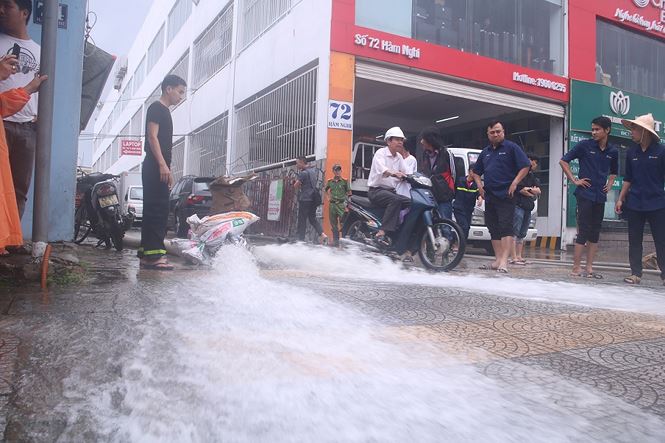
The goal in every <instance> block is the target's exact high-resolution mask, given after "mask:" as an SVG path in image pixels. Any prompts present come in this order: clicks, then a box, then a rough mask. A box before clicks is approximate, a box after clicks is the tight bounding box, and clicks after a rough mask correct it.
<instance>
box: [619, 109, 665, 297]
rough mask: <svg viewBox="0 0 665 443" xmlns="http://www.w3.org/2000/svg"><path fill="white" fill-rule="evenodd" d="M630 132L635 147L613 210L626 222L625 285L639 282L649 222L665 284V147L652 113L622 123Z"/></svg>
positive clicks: (629, 154)
mask: <svg viewBox="0 0 665 443" xmlns="http://www.w3.org/2000/svg"><path fill="white" fill-rule="evenodd" d="M621 123H623V125H624V126H625V127H627V128H628V129H630V132H631V137H632V139H633V142H635V145H634V146H632V147H631V148H629V149H628V153H627V155H626V175H625V176H624V178H623V187H622V188H621V194H619V199H618V200H617V202H616V206H615V208H614V209H615V211H616V212H617V213H618V214H621V213H624V214H625V218H626V220H628V258H629V260H630V271H631V274H632V275H630V276H629V277H626V278H624V279H623V281H624V282H626V283H628V284H632V285H636V284H638V283H639V282H640V280H641V279H642V239H643V235H644V224H645V222H646V221H647V220H648V221H649V226H650V227H651V234H652V235H653V241H654V243H655V244H656V256H657V260H658V267H659V268H660V278H661V279H662V280H663V284H664V285H665V146H663V145H662V144H661V143H659V141H660V137H659V136H658V133H657V132H656V129H655V122H654V119H653V116H652V115H651V114H647V115H641V116H639V117H637V118H636V119H635V120H621Z"/></svg>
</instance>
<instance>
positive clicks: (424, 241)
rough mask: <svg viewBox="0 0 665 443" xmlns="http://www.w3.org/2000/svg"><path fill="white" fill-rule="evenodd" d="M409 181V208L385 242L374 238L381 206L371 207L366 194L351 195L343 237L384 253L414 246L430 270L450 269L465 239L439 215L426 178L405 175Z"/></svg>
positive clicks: (462, 253)
mask: <svg viewBox="0 0 665 443" xmlns="http://www.w3.org/2000/svg"><path fill="white" fill-rule="evenodd" d="M405 180H406V181H408V182H409V183H410V184H411V209H410V210H409V212H408V214H407V215H406V217H405V219H404V221H403V223H402V224H401V226H400V227H399V229H398V230H397V231H396V232H394V233H392V234H391V235H390V237H389V239H390V241H389V243H390V244H389V245H385V244H383V243H380V242H377V241H376V240H375V235H376V233H377V231H379V230H380V229H381V219H382V217H383V213H384V212H385V210H384V208H376V207H374V206H373V205H372V204H371V202H370V201H369V199H368V198H365V197H359V196H356V195H354V196H351V199H350V201H349V204H348V208H349V213H348V216H347V217H346V220H345V222H344V225H343V227H342V234H343V236H344V238H345V239H347V240H350V241H351V242H354V243H356V244H360V245H362V246H364V247H366V248H370V249H372V250H374V251H378V252H381V253H384V254H387V255H395V254H403V253H404V252H405V251H407V250H411V251H413V250H415V249H417V250H418V255H419V257H420V261H421V262H422V263H423V265H425V267H427V268H428V269H431V270H433V271H450V270H452V269H454V268H455V267H456V266H457V265H458V264H459V263H460V261H462V258H463V257H464V251H465V249H466V239H465V238H464V235H463V233H462V229H461V228H460V227H459V226H458V225H457V223H455V222H454V221H452V220H448V219H445V218H443V217H441V216H440V214H439V212H438V210H437V204H436V200H435V199H434V195H433V194H432V191H431V189H432V182H431V180H430V179H429V178H427V177H425V176H422V175H419V174H414V175H409V176H407V177H406V179H405Z"/></svg>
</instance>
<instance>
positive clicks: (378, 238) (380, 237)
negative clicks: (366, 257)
mask: <svg viewBox="0 0 665 443" xmlns="http://www.w3.org/2000/svg"><path fill="white" fill-rule="evenodd" d="M374 241H375V242H377V243H379V244H380V245H382V246H385V247H389V246H390V241H389V240H388V238H386V236H385V235H377V236H376V237H374Z"/></svg>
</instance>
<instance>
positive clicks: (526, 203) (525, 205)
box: [515, 172, 540, 212]
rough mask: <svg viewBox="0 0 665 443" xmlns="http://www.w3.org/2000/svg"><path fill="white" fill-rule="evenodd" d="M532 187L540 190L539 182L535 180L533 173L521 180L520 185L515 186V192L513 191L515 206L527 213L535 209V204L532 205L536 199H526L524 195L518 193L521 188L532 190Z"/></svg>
mask: <svg viewBox="0 0 665 443" xmlns="http://www.w3.org/2000/svg"><path fill="white" fill-rule="evenodd" d="M534 186H537V187H539V188H540V180H538V179H537V178H536V176H535V175H534V173H533V172H529V173H528V174H527V175H526V177H524V178H523V179H522V181H521V182H520V184H519V185H517V190H516V191H515V204H517V206H519V207H520V208H522V209H524V210H526V211H529V212H531V211H533V208H535V207H536V204H535V203H534V202H535V201H536V198H534V197H527V196H526V195H523V194H521V193H520V192H519V191H520V190H521V189H522V188H533V187H534Z"/></svg>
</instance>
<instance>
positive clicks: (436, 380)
mask: <svg viewBox="0 0 665 443" xmlns="http://www.w3.org/2000/svg"><path fill="white" fill-rule="evenodd" d="M256 253H257V255H258V256H259V257H260V258H261V260H264V261H270V262H271V263H273V264H278V265H281V266H285V267H289V268H295V269H301V270H304V271H312V272H313V273H317V272H323V273H326V274H329V275H330V274H334V275H339V273H345V275H349V276H351V277H355V278H369V279H371V278H379V277H380V278H381V279H382V280H383V279H390V278H395V279H400V281H402V280H401V279H402V278H405V275H408V273H404V272H403V271H401V270H400V269H399V268H398V267H397V266H395V265H393V264H392V263H391V262H388V261H383V260H380V261H379V262H378V263H377V262H375V261H372V260H369V259H366V258H363V257H361V256H360V255H358V254H348V255H339V254H336V253H330V252H329V251H324V250H322V249H321V250H319V249H314V248H312V249H303V248H296V247H286V248H278V247H262V248H257V251H256ZM220 255H221V256H220V258H219V260H218V261H217V264H216V266H215V269H214V272H211V273H210V274H209V275H201V274H199V277H198V278H195V279H194V278H193V279H191V281H190V280H188V281H187V282H186V283H183V284H179V285H177V286H176V287H174V288H173V289H172V290H171V291H165V292H163V293H160V294H157V295H155V298H154V299H155V309H154V312H152V313H151V314H150V315H149V316H148V317H147V318H145V319H144V320H143V322H142V324H141V325H140V326H137V327H139V328H140V330H141V331H140V332H141V336H142V338H141V339H140V341H139V342H138V343H136V345H135V347H134V349H131V350H129V351H128V352H126V353H123V354H121V355H120V356H119V357H118V358H119V361H117V362H115V363H116V364H117V365H119V367H120V368H121V369H120V374H119V375H118V376H112V375H111V374H103V375H102V376H101V377H100V379H101V380H103V381H102V382H94V383H93V382H92V381H91V378H95V377H85V376H82V375H81V374H72V376H70V377H69V378H68V379H67V381H66V383H65V389H64V391H65V397H66V398H67V399H68V400H67V402H66V404H63V405H62V408H63V409H64V410H66V413H67V414H68V416H69V419H68V427H67V429H66V430H65V432H64V433H63V434H62V435H61V440H62V441H71V440H80V439H81V430H82V429H88V430H90V429H95V431H94V432H93V434H92V435H93V437H92V439H96V440H108V441H122V442H125V441H131V442H139V441H140V442H169V441H173V442H183V441H192V442H208V441H210V442H212V441H224V442H340V441H343V442H347V441H348V442H367V441H376V442H384V441H385V442H406V441H415V442H440V441H450V442H457V441H472V442H476V441H477V442H523V441H529V442H565V441H585V440H590V439H593V437H592V436H593V435H597V433H598V432H602V431H603V429H602V425H603V423H602V421H597V420H600V419H602V418H603V417H606V416H610V415H612V414H615V415H616V416H617V417H620V419H621V420H625V421H626V422H632V423H633V426H634V427H635V428H636V429H634V430H633V431H631V432H633V433H628V434H626V436H627V437H629V438H631V439H633V440H634V441H649V440H650V438H651V437H650V434H649V433H648V432H644V433H643V432H642V431H648V430H649V429H657V427H658V426H659V423H660V422H659V421H658V420H657V419H655V418H653V417H651V416H650V415H648V414H646V413H644V412H642V411H640V410H639V409H637V408H635V407H632V406H629V405H627V404H625V403H623V402H622V401H620V400H618V399H614V398H610V397H606V396H602V395H600V394H596V393H592V392H591V391H589V390H588V389H586V388H585V387H583V386H581V385H576V384H573V383H570V382H567V381H565V380H563V379H561V378H559V377H558V376H556V375H554V374H551V375H547V374H546V376H547V377H548V378H549V387H548V389H545V388H541V387H539V386H538V385H536V384H529V383H525V384H524V385H521V386H511V385H510V384H504V383H500V382H498V381H495V380H493V379H490V378H488V377H485V376H483V375H482V374H481V373H479V371H478V370H477V368H476V366H474V365H472V364H468V363H465V362H461V361H455V360H454V359H452V358H451V357H447V356H445V355H444V354H443V353H442V352H440V351H437V350H436V348H434V347H431V346H429V344H428V343H426V342H423V343H419V344H417V342H416V341H411V342H408V343H401V342H400V341H399V340H392V339H391V338H390V337H391V331H390V328H388V327H386V326H385V325H382V324H379V323H376V322H374V321H373V320H372V319H370V318H367V317H366V316H364V315H362V314H360V313H358V312H355V311H354V310H353V309H352V308H351V307H347V306H344V305H341V304H338V303H336V302H335V301H334V300H330V299H327V298H325V297H322V296H321V295H319V294H317V293H316V292H315V291H313V290H310V289H305V288H302V287H299V286H296V285H291V284H289V283H288V281H283V282H275V281H273V280H270V279H267V278H263V277H262V276H261V274H260V271H259V268H258V266H257V264H256V263H255V260H254V258H253V257H252V256H251V255H250V254H249V253H248V252H247V251H245V250H242V249H238V248H232V247H230V248H224V249H223V250H222V251H221V252H220ZM375 274H380V275H379V277H376V276H375ZM409 278H414V279H417V280H418V281H419V283H422V282H423V281H422V279H423V278H424V279H428V280H427V283H430V282H432V283H435V284H439V283H441V284H443V283H446V284H448V283H450V284H454V285H457V286H465V285H466V284H467V283H469V284H471V283H473V284H485V285H487V287H488V289H489V286H493V287H494V286H496V284H497V282H495V281H493V282H489V281H486V279H482V278H479V277H467V280H464V278H463V277H449V276H444V277H438V276H430V275H429V274H426V273H418V274H416V275H413V276H412V277H409ZM543 284H545V283H543ZM529 287H530V289H531V290H533V286H529ZM504 290H505V291H506V292H508V291H509V288H506V289H504ZM109 346H110V347H112V346H113V344H111V343H109ZM539 376H542V374H539ZM553 393H556V395H560V396H562V397H565V401H556V399H553V398H552V395H553ZM571 404H572V405H574V407H572V408H571V407H569V406H567V405H571ZM579 411H597V414H596V415H595V416H594V417H596V418H595V419H594V418H593V417H589V416H588V415H585V414H581V413H579ZM660 424H662V423H660ZM88 432H89V431H88ZM653 441H656V439H653Z"/></svg>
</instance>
